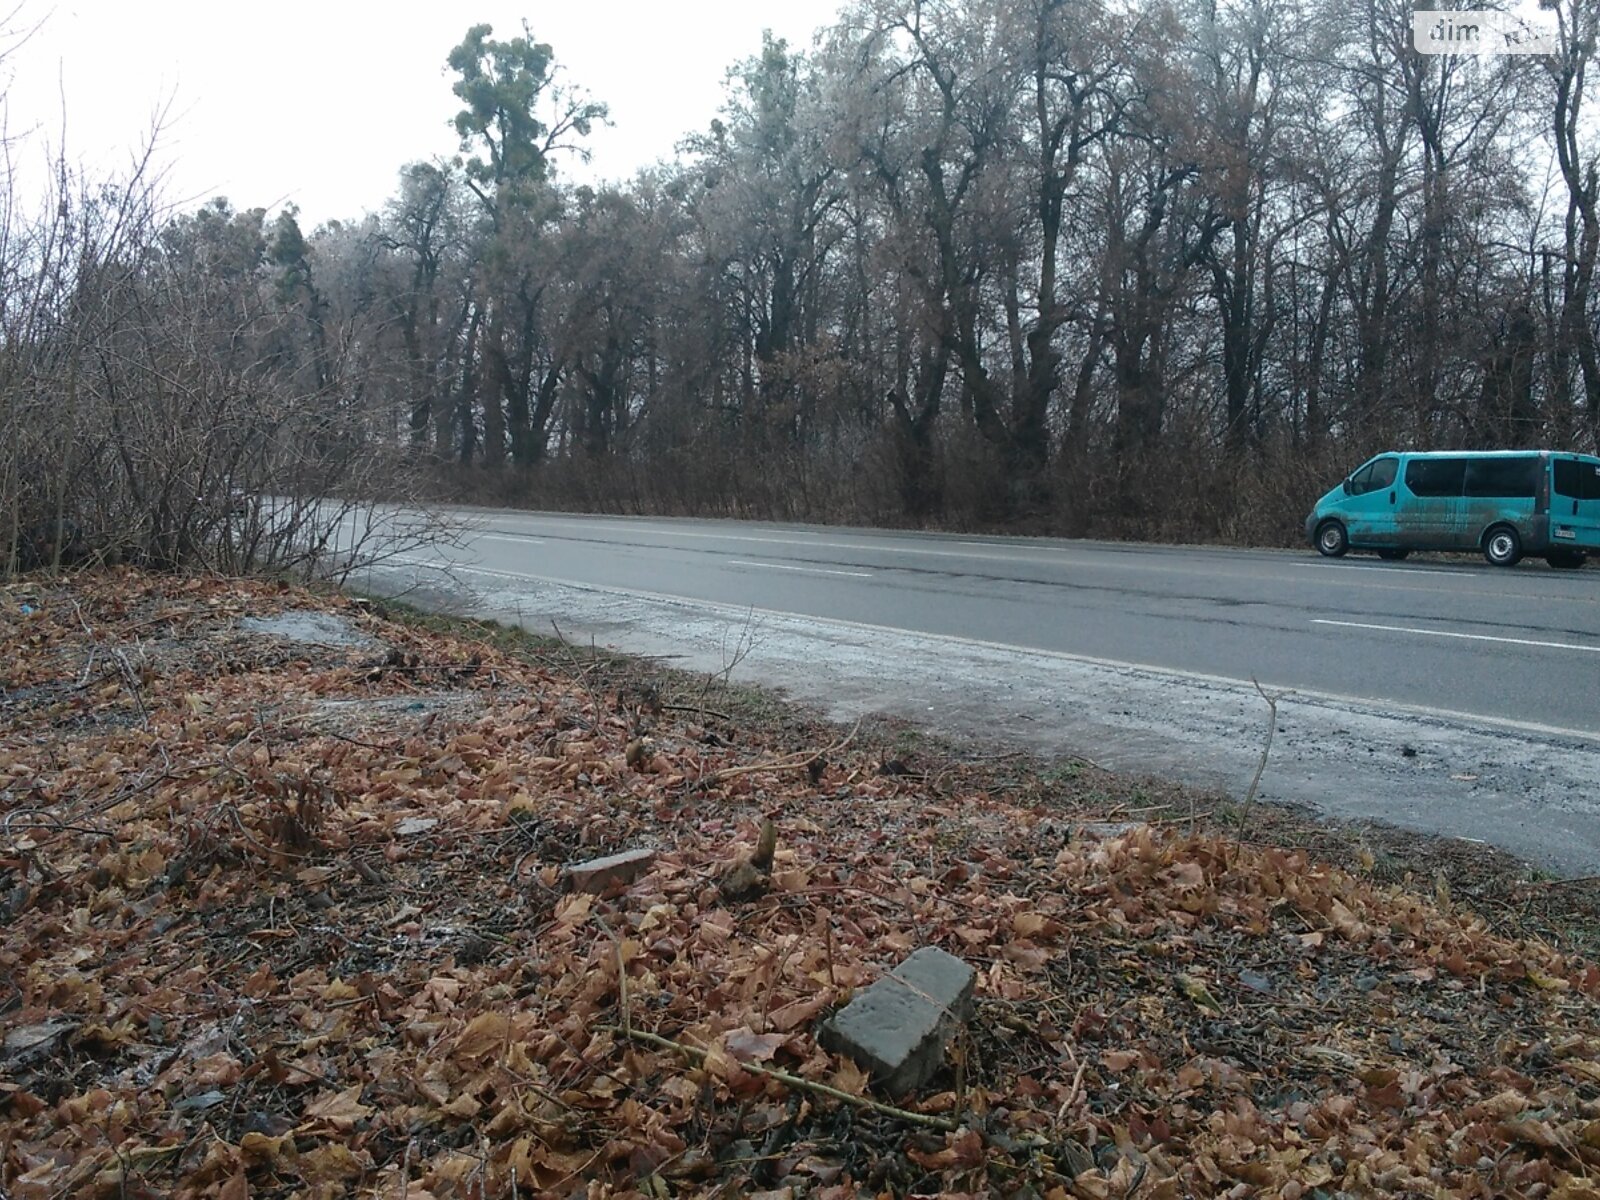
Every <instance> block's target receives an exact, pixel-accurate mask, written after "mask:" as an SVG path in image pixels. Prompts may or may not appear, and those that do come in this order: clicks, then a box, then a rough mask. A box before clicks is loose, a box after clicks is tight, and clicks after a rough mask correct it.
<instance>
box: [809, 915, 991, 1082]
mask: <svg viewBox="0 0 1600 1200" xmlns="http://www.w3.org/2000/svg"><path fill="white" fill-rule="evenodd" d="M976 982H977V972H976V971H974V970H973V969H972V967H970V966H968V965H967V964H966V963H964V962H962V961H961V960H960V959H959V958H957V957H955V955H953V954H947V953H945V952H944V951H943V950H940V949H937V948H935V947H932V946H925V947H923V948H922V949H921V950H918V951H917V952H916V953H914V954H912V955H911V956H910V957H909V958H907V959H906V960H905V961H904V962H902V963H901V964H900V965H899V966H898V967H896V968H895V969H894V970H893V971H891V972H889V974H887V975H885V976H884V977H883V978H882V979H880V980H878V982H876V983H874V984H873V985H872V986H871V987H869V988H868V989H867V990H866V991H864V992H862V993H861V994H860V995H859V996H857V997H856V998H855V999H854V1000H852V1001H851V1002H850V1003H849V1004H847V1005H845V1007H844V1008H843V1009H842V1010H841V1011H840V1012H839V1013H838V1014H837V1015H835V1016H834V1017H833V1018H832V1019H831V1020H829V1021H827V1022H826V1023H825V1024H824V1025H823V1027H822V1030H821V1034H820V1040H821V1042H822V1045H823V1046H824V1047H825V1048H826V1049H829V1050H832V1051H834V1052H835V1053H838V1054H845V1055H848V1056H849V1057H851V1058H853V1059H855V1060H856V1062H857V1063H858V1064H859V1065H861V1066H863V1067H865V1068H866V1069H867V1070H868V1071H870V1072H871V1074H872V1076H873V1078H874V1079H875V1080H877V1082H878V1083H879V1084H881V1085H882V1086H883V1087H884V1088H885V1089H886V1090H887V1091H888V1092H890V1093H891V1094H894V1095H899V1094H902V1093H905V1092H909V1091H913V1090H915V1089H916V1088H919V1087H921V1086H922V1085H923V1084H924V1083H926V1082H927V1081H928V1080H929V1079H931V1078H932V1077H933V1075H934V1073H935V1072H937V1071H938V1070H939V1068H940V1067H941V1066H942V1065H944V1050H945V1046H946V1044H947V1043H948V1042H949V1040H950V1038H951V1037H953V1036H954V1035H955V1033H956V1031H957V1030H958V1029H959V1028H960V1026H961V1024H962V1023H963V1022H965V1021H966V1020H968V1019H969V1018H970V1017H971V1015H972V993H973V988H974V986H975V985H976Z"/></svg>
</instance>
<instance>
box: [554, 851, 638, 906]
mask: <svg viewBox="0 0 1600 1200" xmlns="http://www.w3.org/2000/svg"><path fill="white" fill-rule="evenodd" d="M655 861H656V852H655V851H654V850H624V851H623V852H622V853H621V854H608V855H606V856H605V857H604V858H591V859H590V860H589V861H588V862H581V863H575V864H573V865H572V866H569V867H568V868H567V870H566V876H567V886H568V887H569V888H571V889H572V890H573V891H575V892H593V893H595V894H596V895H599V894H600V893H601V892H608V891H610V890H611V889H612V888H614V887H626V886H627V885H628V884H630V883H632V882H633V881H634V880H635V879H637V878H639V876H641V875H643V874H644V873H645V872H646V871H648V870H649V869H650V868H651V867H653V866H654V865H655Z"/></svg>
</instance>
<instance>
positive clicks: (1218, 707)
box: [368, 560, 1600, 875]
mask: <svg viewBox="0 0 1600 1200" xmlns="http://www.w3.org/2000/svg"><path fill="white" fill-rule="evenodd" d="M419 561H420V560H417V561H413V562H410V563H408V564H395V565H392V566H391V567H390V568H388V569H387V570H385V571H384V572H381V573H379V574H376V575H374V576H373V577H372V579H370V580H369V581H368V582H369V585H370V586H372V587H374V588H376V589H378V590H386V591H391V592H394V591H402V590H404V591H407V593H408V594H410V595H413V596H415V597H416V598H417V600H418V601H419V602H420V603H423V604H426V605H429V606H432V607H438V608H440V609H442V610H444V611H455V612H461V611H469V612H475V613H479V614H481V615H485V616H492V617H495V618H498V619H501V620H508V621H514V622H519V623H521V624H522V625H523V626H524V627H526V628H527V629H530V630H532V631H534V632H542V633H545V634H549V633H550V631H551V622H552V620H557V621H559V622H560V625H561V628H562V629H563V630H565V631H567V632H568V633H569V634H572V635H574V636H576V637H578V638H579V639H580V640H582V641H584V642H587V641H588V639H589V638H590V637H591V636H593V637H595V638H597V639H598V640H599V642H600V643H601V644H608V643H609V644H615V645H616V646H618V647H619V648H621V649H623V650H626V651H628V652H631V653H644V654H658V655H666V656H671V657H672V658H673V659H674V660H675V661H678V662H681V663H683V664H685V665H687V666H691V667H694V668H696V669H699V670H706V671H719V670H721V669H723V668H724V667H726V666H728V665H729V664H730V663H734V665H736V667H737V676H738V677H740V678H745V679H751V680H756V681H759V682H761V683H763V684H766V685H770V686H777V687H782V688H783V689H784V690H785V691H787V692H788V693H789V694H791V695H792V696H794V697H795V698H796V699H799V700H802V701H805V702H808V703H811V704H815V705H819V706H822V707H824V708H825V709H826V710H828V711H829V712H830V713H831V714H832V715H833V716H834V717H835V718H836V719H840V720H853V719H855V718H856V717H858V716H860V715H861V714H863V713H880V712H881V713H890V714H893V715H896V716H900V717H904V718H907V719H910V720H912V721H914V722H916V723H918V724H919V725H922V726H924V727H927V728H929V729H932V730H934V731H935V732H940V733H944V734H956V735H964V736H968V737H976V738H979V739H981V740H983V741H985V742H987V743H990V744H995V743H999V744H1004V745H1007V746H1011V747H1020V748H1023V749H1027V750H1030V751H1033V752H1036V753H1039V754H1043V755H1046V756H1051V755H1069V756H1075V757H1078V758H1083V759H1088V760H1091V761H1093V762H1095V763H1097V764H1099V765H1101V766H1104V767H1107V768H1110V769H1113V770H1119V771H1133V772H1137V773H1140V774H1147V775H1154V776H1159V777H1162V778H1166V779H1172V780H1176V781H1179V782H1182V783H1187V784H1192V785H1197V786H1202V787H1209V788H1220V789H1221V790H1223V791H1224V792H1226V793H1228V794H1230V795H1232V796H1236V797H1237V796H1243V795H1244V794H1245V793H1246V791H1247V790H1248V787H1249V784H1250V780H1251V778H1252V776H1253V775H1254V774H1255V771H1256V768H1257V766H1258V764H1259V761H1260V755H1261V748H1262V744H1263V741H1264V739H1265V735H1266V716H1267V707H1266V705H1265V704H1264V703H1263V701H1262V698H1261V695H1260V694H1258V692H1257V691H1256V689H1255V688H1254V687H1252V686H1251V685H1250V684H1249V683H1248V682H1247V683H1242V684H1241V683H1237V682H1232V681H1227V680H1215V679H1206V678H1196V677H1193V676H1183V675H1179V674H1176V673H1173V672H1167V671H1158V670H1148V669H1140V668H1130V667H1126V666H1119V665H1116V664H1111V663H1103V662H1095V661H1092V660H1087V659H1083V658H1078V657H1074V656H1070V655H1062V654H1050V653H1045V652H1039V651H1028V650H1020V649H1016V648H1012V647H1005V646H996V645H989V644H984V643H977V642H970V641H965V640H962V639H959V638H948V637H938V636H934V635H928V634H917V633H911V632H908V631H905V630H897V629H887V628H872V627H866V626H861V625H853V624H851V623H849V622H843V621H825V620H817V619H812V618H807V617H801V616H795V615H789V614H782V613H773V612H756V613H752V612H748V611H746V610H743V609H739V608H736V607H733V606H729V605H721V604H713V603H709V602H702V601H690V600H677V599H673V598H668V597H662V596H651V595H645V594H641V593H630V592H625V591H619V590H614V589H605V588H591V587H579V586H568V585H563V584H559V583H551V582H547V581H543V580H537V579H533V578H530V577H528V576H513V575H510V574H509V573H505V572H498V571H489V570H482V569H478V568H472V567H463V568H458V569H457V570H455V571H453V572H451V573H449V574H445V573H442V572H440V571H438V570H436V569H432V568H427V567H419V565H418V562H419ZM735 660H736V662H735ZM1264 682H1269V681H1264ZM1445 699H1447V698H1445ZM1278 718H1279V720H1278V728H1277V731H1276V736H1275V738H1274V740H1273V745H1272V754H1271V758H1270V761H1269V763H1268V767H1267V771H1266V773H1265V775H1264V776H1263V778H1262V780H1261V788H1260V795H1261V798H1262V799H1264V800H1268V801H1278V802H1282V803H1290V804H1300V805H1306V806H1309V807H1311V808H1313V809H1315V810H1317V811H1319V812H1322V813H1326V814H1328V815H1329V816H1332V817H1335V818H1340V819H1347V820H1349V819H1354V820H1377V821H1383V822H1386V823H1388V824H1391V825H1395V826H1398V827H1400V828H1404V829H1409V830H1413V831H1416V832H1420V833H1427V834H1439V835H1443V836H1448V837H1461V838H1465V839H1469V840H1471V841H1474V842H1482V843H1487V844H1489V845H1492V846H1498V847H1500V848H1501V849H1503V850H1506V851H1509V852H1510V853H1512V854H1514V855H1517V856H1518V857H1521V858H1524V859H1527V860H1529V861H1532V862H1534V863H1537V864H1539V865H1540V866H1541V867H1544V868H1547V869H1551V870H1555V871H1558V872H1562V873H1565V874H1571V875H1592V874H1600V739H1581V738H1572V737H1562V736H1555V735H1551V734H1546V733H1542V732H1540V731H1538V730H1533V729H1516V728H1510V727H1506V726H1503V725H1495V724H1492V723H1476V722H1468V721H1459V720H1451V719H1447V718H1444V717H1441V716H1438V715H1429V714H1421V713H1416V712H1409V711H1403V710H1402V711H1393V710H1385V709H1383V708H1381V707H1378V706H1375V705H1371V704H1364V703H1361V702H1359V701H1340V700H1333V699H1330V698H1325V697H1317V696H1308V695H1299V694H1296V693H1293V692H1285V693H1283V694H1282V699H1281V700H1280V702H1279V704H1278Z"/></svg>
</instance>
